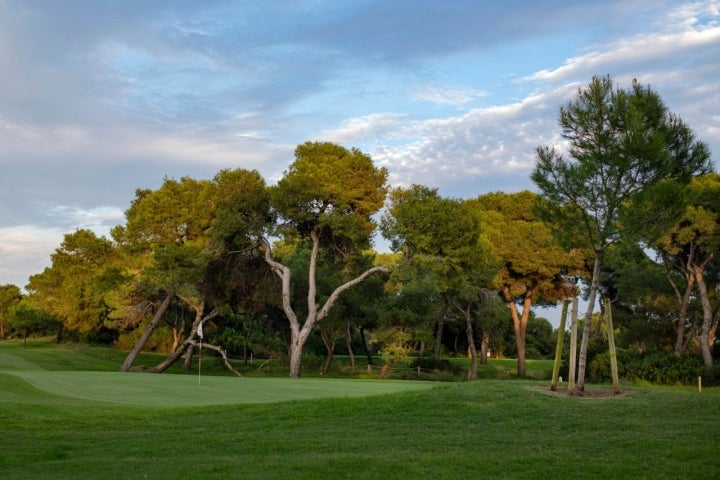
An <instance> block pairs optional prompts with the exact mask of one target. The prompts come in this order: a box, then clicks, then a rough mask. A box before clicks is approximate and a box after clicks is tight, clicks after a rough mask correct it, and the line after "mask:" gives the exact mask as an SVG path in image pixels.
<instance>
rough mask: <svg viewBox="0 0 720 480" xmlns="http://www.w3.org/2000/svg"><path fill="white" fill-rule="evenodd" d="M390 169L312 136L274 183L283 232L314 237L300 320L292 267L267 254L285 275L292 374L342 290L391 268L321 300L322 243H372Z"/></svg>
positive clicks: (341, 250) (346, 246)
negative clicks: (319, 265) (293, 292)
mask: <svg viewBox="0 0 720 480" xmlns="http://www.w3.org/2000/svg"><path fill="white" fill-rule="evenodd" d="M386 181H387V170H385V169H384V168H377V167H375V165H373V162H372V159H371V158H370V157H369V156H367V155H365V154H364V153H362V152H361V151H359V150H357V149H352V150H347V149H346V148H344V147H341V146H339V145H335V144H332V143H318V142H308V143H305V144H302V145H299V146H298V147H297V149H296V150H295V161H294V162H293V163H292V165H291V166H290V168H289V169H288V170H287V171H286V172H285V175H284V176H283V178H282V179H281V180H280V181H279V182H278V184H277V186H275V187H274V188H273V189H272V205H273V208H274V209H275V211H276V212H277V214H278V215H279V218H280V221H281V222H282V223H281V225H280V228H279V229H278V233H279V234H280V235H283V236H286V237H287V236H290V237H292V236H299V237H300V238H306V239H309V241H310V242H311V251H310V258H309V260H308V262H309V264H308V270H307V271H308V282H307V285H308V288H307V315H306V317H305V320H304V321H303V322H301V321H300V320H299V319H298V315H297V313H296V311H295V308H294V307H293V305H292V302H291V284H290V277H291V274H292V271H291V269H290V268H289V267H288V266H287V265H283V264H282V263H280V262H278V261H277V260H276V259H274V258H273V257H272V250H271V246H270V243H269V242H268V241H267V240H263V243H264V244H265V259H266V261H267V263H268V265H270V267H271V268H272V269H273V271H274V272H275V273H276V274H277V275H278V277H280V279H281V281H282V290H283V293H282V299H283V302H282V304H283V310H284V312H285V315H286V316H287V319H288V322H289V324H290V331H291V343H290V376H291V377H299V376H300V362H301V355H302V350H303V347H304V346H305V343H306V341H307V339H308V337H309V336H310V333H311V332H312V330H313V328H314V327H315V325H316V324H317V322H319V321H320V320H322V319H323V318H325V317H326V316H327V315H328V313H329V311H330V309H331V308H332V306H333V304H334V303H335V302H336V301H337V299H338V297H339V296H340V294H341V293H342V292H343V291H345V290H347V289H348V288H351V287H352V286H353V285H355V284H357V283H359V282H361V281H363V280H364V279H365V278H366V277H367V276H368V275H371V274H373V273H375V272H378V271H386V270H387V269H386V268H384V267H380V266H377V267H372V268H369V269H367V270H365V271H364V272H363V273H361V274H359V275H358V276H356V277H354V278H352V279H350V280H348V281H347V282H345V283H343V284H342V285H340V286H338V287H336V288H335V289H334V290H333V291H332V293H331V294H330V295H329V297H328V298H327V300H325V302H324V303H323V304H322V305H318V292H317V278H316V273H317V262H318V256H319V252H320V248H321V246H322V247H323V248H328V249H330V250H332V252H335V253H337V254H339V255H341V256H344V257H348V256H351V255H352V254H353V253H354V252H357V251H358V250H359V249H363V248H367V247H369V246H370V241H371V240H370V239H371V236H372V233H373V231H374V230H375V222H374V221H373V219H372V216H373V215H374V214H375V213H376V212H377V211H378V210H380V208H382V206H383V203H384V201H385V195H386V193H387V187H386Z"/></svg>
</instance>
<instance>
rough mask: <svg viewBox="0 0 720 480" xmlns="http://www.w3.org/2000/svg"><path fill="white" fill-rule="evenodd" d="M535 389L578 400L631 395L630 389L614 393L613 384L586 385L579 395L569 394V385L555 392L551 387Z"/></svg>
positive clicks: (606, 398) (616, 397) (617, 397)
mask: <svg viewBox="0 0 720 480" xmlns="http://www.w3.org/2000/svg"><path fill="white" fill-rule="evenodd" d="M533 390H535V391H537V392H540V393H544V394H546V395H551V396H554V397H563V398H576V399H578V400H583V399H587V400H591V399H594V400H613V399H619V398H624V397H627V396H628V395H630V393H631V392H630V391H628V390H620V393H618V394H617V395H615V394H614V393H613V389H612V386H609V385H608V386H605V387H591V388H588V387H587V386H585V392H584V394H583V395H578V394H577V393H575V394H574V395H568V392H567V386H558V389H557V391H555V392H553V391H552V390H550V387H545V386H543V387H534V388H533Z"/></svg>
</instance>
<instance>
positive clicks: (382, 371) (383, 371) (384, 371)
mask: <svg viewBox="0 0 720 480" xmlns="http://www.w3.org/2000/svg"><path fill="white" fill-rule="evenodd" d="M393 363H395V362H393V361H388V362H387V363H385V364H384V365H383V366H382V368H381V369H380V372H379V373H378V376H377V378H378V380H382V379H384V378H385V375H386V374H387V372H388V370H390V367H391V366H392V365H393Z"/></svg>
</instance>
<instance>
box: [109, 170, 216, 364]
mask: <svg viewBox="0 0 720 480" xmlns="http://www.w3.org/2000/svg"><path fill="white" fill-rule="evenodd" d="M211 194H212V185H211V183H210V182H209V181H207V180H194V179H191V178H189V177H183V178H182V179H180V180H179V181H178V180H174V179H170V178H166V179H165V180H164V182H163V184H162V186H161V187H160V188H159V189H157V190H154V191H153V190H137V191H136V195H135V196H136V198H135V199H134V200H133V202H132V203H131V205H130V208H129V209H128V210H127V211H126V212H125V217H126V223H125V225H124V226H118V227H116V228H115V229H114V230H113V232H112V233H113V236H114V238H115V239H116V240H117V242H118V243H119V244H120V245H121V246H122V247H123V249H124V250H125V251H126V252H127V255H128V257H127V258H130V259H131V261H132V262H134V263H135V264H136V268H137V270H138V271H139V272H140V273H139V274H138V275H137V276H136V278H135V286H134V291H135V295H133V296H132V297H131V298H132V299H133V302H137V301H138V297H140V298H142V296H143V295H139V293H141V292H148V293H149V294H150V295H151V297H150V298H151V299H152V300H153V303H154V304H155V313H154V315H153V317H152V319H151V320H150V322H149V323H148V324H147V325H146V327H145V330H144V332H143V334H142V335H141V336H140V338H139V339H138V341H137V342H136V343H135V345H134V347H133V348H132V349H131V350H130V352H129V353H128V356H127V357H126V359H125V361H124V362H123V364H122V366H121V367H120V371H123V372H126V371H128V370H129V369H130V368H131V366H132V364H133V362H134V361H135V358H137V356H138V354H139V353H140V351H142V349H143V348H144V346H145V344H146V343H147V341H148V339H149V338H150V336H151V335H152V333H153V332H154V331H155V329H156V328H157V327H158V325H159V324H160V321H161V319H162V317H163V314H164V313H165V311H166V310H167V308H168V307H169V305H170V302H171V301H172V299H173V298H174V297H175V296H178V298H181V299H182V300H183V302H184V303H185V304H186V305H187V307H188V308H189V309H190V310H192V311H194V312H195V313H196V320H195V322H194V324H193V329H192V330H191V336H194V335H195V330H196V329H197V326H198V324H199V322H200V321H202V319H203V315H204V313H205V306H206V301H207V299H206V295H205V293H204V291H203V290H204V289H203V285H202V284H203V281H204V279H205V275H206V271H207V268H208V265H209V263H210V261H211V258H212V254H211V252H210V251H209V246H208V244H209V238H210V237H209V231H210V225H211V222H212V220H213V213H214V209H215V204H214V201H213V198H212V197H211ZM188 345H189V344H188V343H183V346H182V349H181V351H180V352H179V354H182V353H184V351H185V350H186V349H187V347H188ZM177 353H178V351H176V352H174V354H177Z"/></svg>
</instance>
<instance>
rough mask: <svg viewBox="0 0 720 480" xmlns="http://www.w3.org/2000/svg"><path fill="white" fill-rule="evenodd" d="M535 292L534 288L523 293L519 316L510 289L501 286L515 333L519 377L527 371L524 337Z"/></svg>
mask: <svg viewBox="0 0 720 480" xmlns="http://www.w3.org/2000/svg"><path fill="white" fill-rule="evenodd" d="M535 292H536V288H532V289H529V290H528V291H527V292H526V293H525V298H524V300H523V311H522V314H519V313H518V309H517V305H515V302H514V299H513V297H512V294H511V293H510V287H508V286H507V285H505V286H503V294H504V296H505V301H506V302H507V304H508V306H509V307H510V313H511V314H512V320H513V329H514V331H515V345H516V346H517V356H518V367H517V373H518V375H519V376H525V374H526V371H527V370H526V361H525V335H526V332H527V324H528V319H529V318H530V307H531V306H532V302H533V297H534V295H535Z"/></svg>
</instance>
